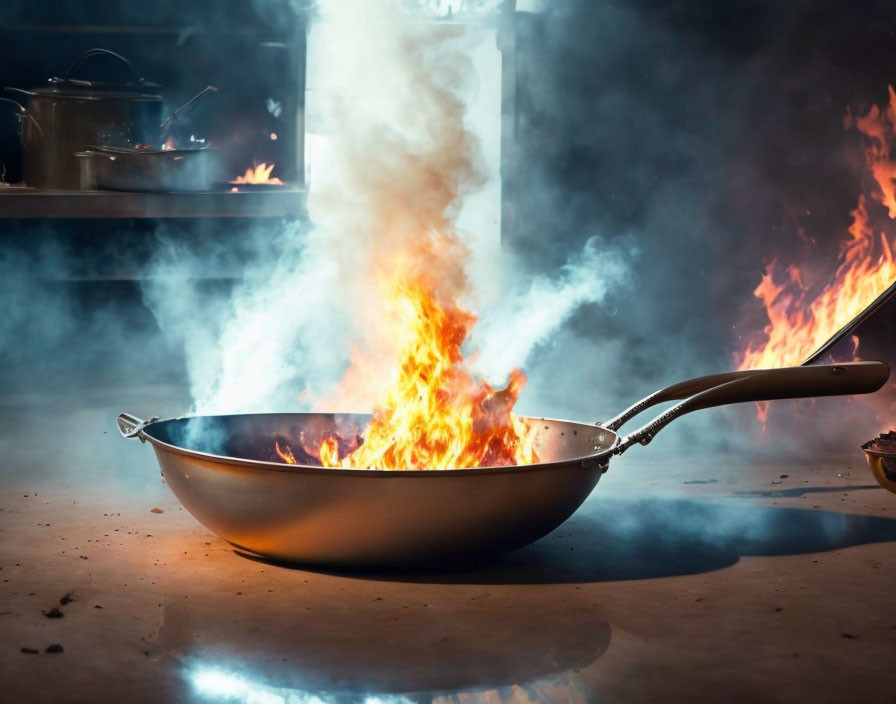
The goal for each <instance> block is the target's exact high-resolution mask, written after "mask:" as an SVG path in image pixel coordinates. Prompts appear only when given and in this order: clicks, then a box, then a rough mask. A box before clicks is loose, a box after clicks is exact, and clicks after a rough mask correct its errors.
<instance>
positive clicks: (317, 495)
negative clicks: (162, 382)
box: [118, 362, 889, 566]
mask: <svg viewBox="0 0 896 704" xmlns="http://www.w3.org/2000/svg"><path fill="white" fill-rule="evenodd" d="M888 377H889V368H888V367H887V365H886V364H884V363H883V362H852V363H847V364H832V365H820V366H813V367H788V368H783V369H771V370H754V371H744V372H731V373H727V374H716V375H713V376H707V377H700V378H697V379H691V380H689V381H685V382H681V383H679V384H675V385H674V386H670V387H668V388H666V389H663V390H661V391H658V392H656V393H654V394H651V395H650V396H648V397H647V398H645V399H644V400H642V401H640V402H638V403H637V404H635V405H634V406H632V407H630V408H629V409H627V410H625V411H624V412H622V413H620V414H619V415H618V416H616V417H615V418H612V419H611V420H609V421H606V422H605V423H600V424H597V425H589V424H586V423H574V422H570V421H563V420H545V419H530V420H531V422H533V423H535V424H537V428H538V431H537V440H536V448H537V452H538V455H539V457H540V458H541V460H542V461H541V462H539V463H537V464H533V465H524V466H517V467H484V468H478V469H452V470H443V471H438V470H376V469H373V470H365V469H362V470H352V469H325V468H322V467H314V466H306V465H286V464H282V463H280V462H279V461H278V460H277V458H276V455H275V454H274V443H275V441H276V440H278V439H280V440H289V439H294V438H297V437H299V435H300V434H304V436H305V437H306V438H316V437H323V436H325V435H326V434H329V433H330V432H332V431H333V430H334V429H335V428H337V427H338V428H339V431H340V433H342V434H345V433H346V432H351V431H352V430H356V431H360V430H362V429H363V427H364V425H365V424H366V422H367V420H368V416H364V415H351V414H345V415H338V414H323V413H279V414H248V415H229V416H196V417H187V418H175V419H171V420H158V419H156V418H153V419H151V420H149V421H142V420H140V419H139V418H136V417H134V416H132V415H129V414H122V415H120V416H119V417H118V427H119V430H120V431H121V433H122V435H124V436H125V437H128V438H133V437H137V438H140V440H141V441H144V442H145V441H147V440H148V441H149V442H150V443H151V444H152V446H153V449H154V450H155V452H156V457H157V459H158V461H159V465H160V466H161V469H162V475H163V476H164V477H165V480H166V482H167V483H168V485H169V486H170V487H171V490H172V491H173V492H174V493H175V495H176V496H177V498H178V499H179V500H180V501H181V503H182V504H183V505H184V507H185V508H186V509H187V510H188V511H189V512H190V513H191V514H193V516H194V517H195V518H196V519H197V520H198V521H199V522H200V523H202V524H203V525H204V526H205V527H206V528H208V529H209V530H211V531H213V532H214V533H217V534H218V535H219V536H221V537H222V538H224V539H225V540H227V541H228V542H230V543H232V544H233V545H234V546H236V547H238V548H240V549H242V550H246V551H249V552H252V553H256V554H258V555H263V556H266V557H270V558H274V559H278V560H286V561H293V562H303V563H308V564H318V565H334V566H335V565H340V566H349V565H374V564H386V563H406V562H416V561H429V560H435V559H444V558H450V557H458V556H466V555H471V554H475V553H486V552H496V551H502V550H512V549H514V548H518V547H521V546H523V545H526V544H527V543H530V542H532V541H534V540H537V539H538V538H540V537H542V536H544V535H546V534H547V533H549V532H550V531H552V530H553V529H554V528H556V527H557V526H558V525H560V524H561V523H562V522H563V521H565V520H566V519H567V518H568V517H569V516H570V515H571V514H572V513H573V512H574V511H575V510H576V509H577V508H578V507H579V506H580V505H581V504H582V502H583V501H584V500H585V499H586V498H587V496H588V495H589V494H590V493H591V490H592V489H593V488H594V486H595V484H597V481H598V479H600V476H601V474H603V473H604V472H605V471H606V470H607V468H608V465H609V461H610V458H611V457H612V456H613V455H619V454H622V453H623V452H625V451H626V450H627V449H628V448H629V447H631V446H632V445H634V444H636V443H641V444H647V443H648V442H650V440H651V439H652V438H653V437H654V435H656V433H657V432H659V431H660V430H661V429H662V428H663V427H665V426H666V425H667V424H668V423H669V422H671V421H672V420H674V419H675V418H677V417H679V416H681V415H684V414H685V413H689V412H691V411H696V410H699V409H701V408H710V407H713V406H721V405H725V404H730V403H741V402H746V401H768V400H774V399H782V398H800V397H810V396H835V395H843V394H861V393H870V392H872V391H876V390H877V389H879V388H880V387H881V386H883V384H884V383H886V381H887V378H888ZM683 398H684V399H686V400H684V401H683V402H681V403H679V404H677V405H675V406H673V407H672V408H670V409H669V410H667V411H666V412H664V413H662V414H661V415H659V416H658V417H656V418H655V419H654V420H653V421H651V422H650V423H648V424H647V425H645V426H643V427H642V428H640V429H639V430H636V431H635V432H633V433H631V434H629V435H622V434H619V433H618V432H617V431H618V430H619V428H620V427H621V426H622V424H623V423H625V422H626V421H628V420H629V419H630V418H632V417H634V416H635V415H637V414H638V413H640V412H641V411H643V410H645V409H647V408H649V407H651V406H654V405H656V404H659V403H663V402H665V401H671V400H676V399H683ZM312 444H313V443H312Z"/></svg>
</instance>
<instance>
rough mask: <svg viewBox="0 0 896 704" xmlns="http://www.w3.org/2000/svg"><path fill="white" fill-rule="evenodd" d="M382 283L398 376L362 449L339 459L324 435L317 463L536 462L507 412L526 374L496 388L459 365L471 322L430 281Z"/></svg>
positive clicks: (284, 454)
mask: <svg viewBox="0 0 896 704" xmlns="http://www.w3.org/2000/svg"><path fill="white" fill-rule="evenodd" d="M445 241H450V238H446V239H445ZM412 269H413V267H412ZM381 285H382V286H383V289H384V293H385V298H386V302H387V305H388V307H389V309H390V310H392V311H394V313H395V320H394V323H395V330H396V334H397V336H398V338H399V339H398V344H397V349H398V356H397V361H398V375H397V378H396V379H395V381H394V382H393V383H392V384H391V385H389V386H388V387H387V388H386V389H385V390H384V391H383V392H382V393H381V394H380V397H379V401H378V403H377V406H376V408H375V409H374V413H373V419H372V421H371V422H370V424H369V425H368V426H367V428H366V429H365V431H364V433H363V444H361V445H360V447H357V446H355V447H356V448H357V449H355V447H350V448H348V449H349V450H350V451H349V452H348V454H344V455H343V456H340V442H339V440H340V438H339V436H337V435H335V434H334V435H332V436H330V437H327V438H325V439H324V440H323V442H322V443H321V444H320V446H319V448H317V452H316V454H317V456H318V457H319V458H320V462H321V464H322V465H323V466H324V467H343V468H356V469H453V468H469V467H493V466H507V465H519V464H531V463H533V462H537V461H538V456H537V454H536V452H535V449H534V441H535V427H534V426H532V425H530V424H529V422H528V421H526V420H524V419H521V418H519V417H517V416H516V415H514V414H513V413H512V408H513V406H514V404H515V403H516V400H517V398H518V397H519V394H520V392H521V391H522V389H523V386H524V385H525V382H526V378H525V375H524V374H523V373H522V371H520V370H514V371H512V372H511V373H510V381H509V383H508V385H507V386H506V387H505V388H503V389H498V390H496V389H493V388H492V387H491V386H490V385H489V384H487V383H485V382H484V381H482V380H479V379H476V378H475V377H474V376H473V375H472V374H471V373H470V371H469V370H468V369H467V368H466V365H465V364H464V358H463V353H462V351H461V347H462V346H463V344H464V341H465V340H466V339H467V336H468V334H469V332H470V330H471V329H472V327H473V325H474V323H475V322H476V317H475V316H474V315H473V314H472V313H470V312H468V311H466V310H464V309H463V308H461V307H460V306H459V305H458V304H457V303H456V301H455V300H453V299H450V300H448V301H447V302H441V301H440V300H439V298H441V297H442V296H439V294H438V292H437V290H436V287H437V285H438V284H437V282H436V281H434V280H433V279H432V277H431V276H429V275H426V274H418V275H416V276H415V275H413V274H412V273H410V272H405V273H399V274H397V275H393V276H392V277H391V278H388V279H386V280H385V281H384V282H383V283H382V284H381ZM305 449H306V450H307V449H308V448H305ZM344 449H345V446H343V451H344ZM277 454H278V455H279V456H280V457H281V459H283V460H284V461H285V462H287V463H288V464H293V463H294V460H293V461H292V462H290V459H291V458H292V453H291V452H288V448H287V451H282V450H281V449H280V448H279V446H278V448H277ZM310 454H314V453H310Z"/></svg>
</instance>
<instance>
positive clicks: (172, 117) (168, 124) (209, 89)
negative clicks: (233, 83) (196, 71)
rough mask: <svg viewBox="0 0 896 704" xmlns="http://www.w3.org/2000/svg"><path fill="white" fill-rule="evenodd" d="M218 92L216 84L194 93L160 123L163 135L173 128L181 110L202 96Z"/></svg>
mask: <svg viewBox="0 0 896 704" xmlns="http://www.w3.org/2000/svg"><path fill="white" fill-rule="evenodd" d="M217 92H218V89H217V88H215V87H214V86H206V87H205V88H203V89H202V90H201V91H199V92H198V93H197V94H196V95H194V96H193V97H192V98H190V99H189V100H188V101H187V102H185V103H184V104H183V105H181V106H180V107H179V108H178V109H177V110H175V111H174V112H173V113H171V114H170V115H169V116H168V117H167V118H166V119H165V121H164V122H163V123H162V124H161V125H160V127H161V128H162V135H163V136H164V134H165V133H166V132H167V131H168V130H169V129H171V125H173V124H174V121H175V120H176V119H177V116H178V115H179V114H180V113H181V112H183V111H184V110H186V109H187V108H188V107H190V106H191V105H192V104H193V103H195V102H196V101H197V100H199V99H200V98H204V97H205V96H206V95H208V94H209V93H217Z"/></svg>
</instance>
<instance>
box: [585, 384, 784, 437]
mask: <svg viewBox="0 0 896 704" xmlns="http://www.w3.org/2000/svg"><path fill="white" fill-rule="evenodd" d="M766 371H768V370H767V369H748V370H745V371H740V372H725V373H723V374H710V375H708V376H699V377H697V378H695V379H688V380H687V381H681V382H679V383H677V384H673V385H672V386H667V387H666V388H665V389H660V390H659V391H654V392H653V393H652V394H650V395H649V396H647V397H645V398H643V399H641V400H640V401H638V402H637V403H636V404H634V405H632V406H629V407H628V408H626V409H625V410H624V411H623V412H622V413H620V414H619V415H617V416H614V417H613V418H611V419H610V420H606V421H602V422H600V423H598V425H599V426H601V427H603V428H607V429H609V430H613V431H615V430H619V428H621V427H622V426H623V425H624V424H625V423H627V422H628V421H629V420H631V419H632V418H634V417H635V416H636V415H638V414H639V413H641V412H643V411H645V410H647V409H648V408H651V407H652V406H656V405H658V404H660V403H665V402H666V401H677V400H679V399H683V398H687V397H688V396H693V395H694V394H697V393H699V392H701V391H706V390H707V389H712V388H715V387H716V386H721V385H722V384H726V383H728V382H729V381H737V380H738V379H746V378H748V377H751V376H756V375H757V374H764V373H765V372H766Z"/></svg>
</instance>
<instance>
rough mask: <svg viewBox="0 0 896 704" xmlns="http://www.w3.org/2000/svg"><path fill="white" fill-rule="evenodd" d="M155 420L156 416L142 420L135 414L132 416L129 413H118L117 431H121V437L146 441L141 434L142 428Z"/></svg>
mask: <svg viewBox="0 0 896 704" xmlns="http://www.w3.org/2000/svg"><path fill="white" fill-rule="evenodd" d="M157 420H158V418H150V419H149V420H143V419H141V418H138V417H137V416H132V415H131V414H130V413H120V414H119V415H118V420H117V422H118V432H119V433H121V436H122V437H123V438H140V442H146V438H145V437H144V436H143V429H144V428H145V427H146V426H147V425H149V424H150V423H154V422H156V421H157Z"/></svg>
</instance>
